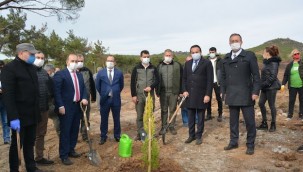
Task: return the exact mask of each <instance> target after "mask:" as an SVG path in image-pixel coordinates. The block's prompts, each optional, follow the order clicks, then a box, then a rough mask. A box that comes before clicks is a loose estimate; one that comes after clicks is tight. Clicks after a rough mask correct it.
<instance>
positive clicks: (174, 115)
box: [162, 97, 186, 145]
mask: <svg viewBox="0 0 303 172" xmlns="http://www.w3.org/2000/svg"><path fill="white" fill-rule="evenodd" d="M185 99H186V97H182V99H181V101H180V103H179V105H178V106H177V108H176V111H175V112H174V114H173V116H172V117H171V118H170V119H169V121H168V124H167V125H166V127H165V129H164V132H163V134H162V142H163V145H165V134H166V132H167V129H168V127H169V126H170V124H171V123H172V122H173V119H174V118H175V117H176V116H177V113H178V111H179V110H180V108H181V105H182V103H183V102H184V101H185Z"/></svg>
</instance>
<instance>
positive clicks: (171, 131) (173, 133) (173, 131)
mask: <svg viewBox="0 0 303 172" xmlns="http://www.w3.org/2000/svg"><path fill="white" fill-rule="evenodd" d="M169 132H170V133H171V134H172V135H176V134H177V131H176V129H175V127H171V128H169Z"/></svg>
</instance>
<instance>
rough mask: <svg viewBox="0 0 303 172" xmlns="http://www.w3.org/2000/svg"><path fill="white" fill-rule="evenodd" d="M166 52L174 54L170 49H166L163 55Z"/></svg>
mask: <svg viewBox="0 0 303 172" xmlns="http://www.w3.org/2000/svg"><path fill="white" fill-rule="evenodd" d="M167 52H169V53H171V54H172V55H173V54H174V52H173V51H172V50H171V49H166V50H165V51H164V53H167Z"/></svg>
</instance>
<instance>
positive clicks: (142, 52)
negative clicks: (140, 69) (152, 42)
mask: <svg viewBox="0 0 303 172" xmlns="http://www.w3.org/2000/svg"><path fill="white" fill-rule="evenodd" d="M143 54H149V52H148V51H147V50H142V51H141V53H140V56H141V57H142V55H143Z"/></svg>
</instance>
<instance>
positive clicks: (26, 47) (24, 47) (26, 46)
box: [16, 43, 38, 54]
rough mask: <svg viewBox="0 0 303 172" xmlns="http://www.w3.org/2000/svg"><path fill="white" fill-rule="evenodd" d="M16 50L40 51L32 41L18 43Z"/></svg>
mask: <svg viewBox="0 0 303 172" xmlns="http://www.w3.org/2000/svg"><path fill="white" fill-rule="evenodd" d="M16 51H17V53H18V52H20V51H28V52H30V53H31V54H36V53H37V52H38V51H37V50H36V48H35V47H34V45H33V44H30V43H22V44H18V45H17V46H16Z"/></svg>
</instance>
